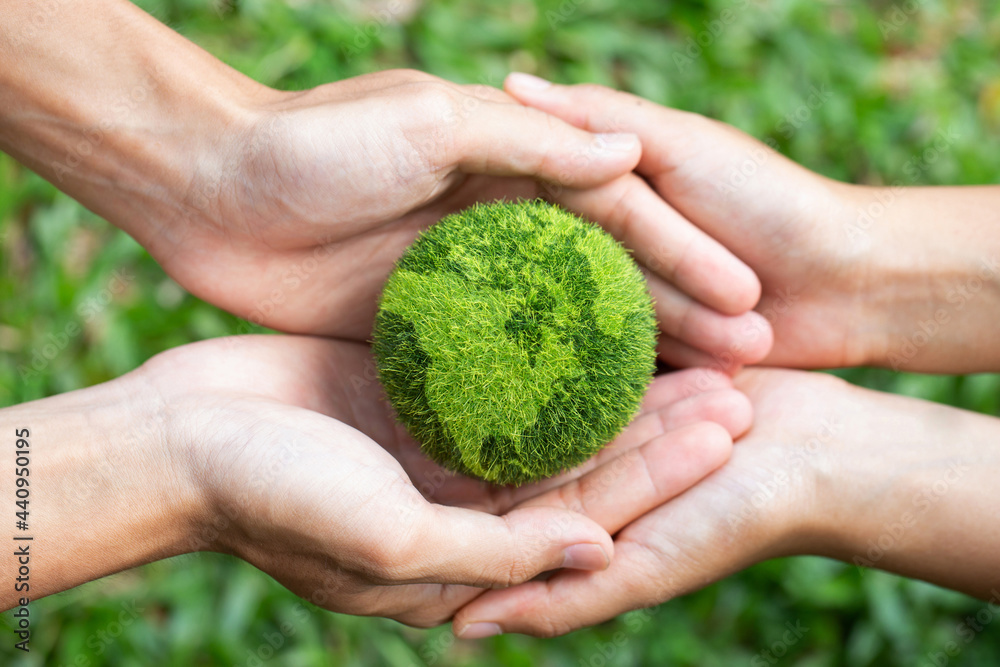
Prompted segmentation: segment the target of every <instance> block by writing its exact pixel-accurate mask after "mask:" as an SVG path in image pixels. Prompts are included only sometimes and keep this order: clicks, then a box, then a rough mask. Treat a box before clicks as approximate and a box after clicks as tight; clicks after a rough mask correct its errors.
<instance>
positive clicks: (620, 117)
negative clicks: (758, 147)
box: [504, 73, 749, 175]
mask: <svg viewBox="0 0 1000 667" xmlns="http://www.w3.org/2000/svg"><path fill="white" fill-rule="evenodd" d="M504 90H506V91H507V92H508V93H510V94H511V95H512V96H513V97H515V98H516V99H517V100H518V101H520V102H521V103H522V104H527V105H529V106H532V107H534V108H536V109H539V110H541V111H544V112H546V113H549V114H552V115H553V116H556V117H557V118H560V119H562V120H564V121H566V122H567V123H569V124H571V125H573V126H575V127H579V128H582V129H585V130H588V131H591V132H634V133H635V134H637V135H639V138H640V140H641V141H642V145H643V155H642V159H641V161H640V162H639V165H638V171H639V172H640V173H642V174H645V175H655V174H660V173H663V172H664V171H668V170H670V169H671V168H674V167H676V166H678V165H679V164H680V161H682V160H683V159H684V156H685V155H686V154H690V153H691V151H694V150H705V148H706V146H705V144H704V140H705V138H706V131H708V132H711V133H712V134H713V135H717V136H719V137H721V136H722V135H721V133H719V132H718V131H717V128H721V127H722V125H720V124H717V123H714V122H713V121H710V120H709V119H707V118H705V117H704V116H701V115H699V114H694V113H690V112H686V111H679V110H677V109H670V108H667V107H663V106H660V105H658V104H654V103H652V102H650V101H648V100H644V99H643V98H641V97H638V96H636V95H631V94H629V93H624V92H620V91H617V90H612V89H610V88H606V87H604V86H599V85H595V84H583V85H577V86H561V85H557V84H553V83H549V82H548V81H545V80H544V79H539V78H538V77H534V76H530V75H525V74H520V73H514V74H511V75H509V76H508V77H507V79H506V80H505V81H504ZM730 136H732V134H731V133H730ZM747 139H748V140H749V137H747Z"/></svg>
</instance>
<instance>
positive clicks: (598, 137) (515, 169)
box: [443, 99, 642, 188]
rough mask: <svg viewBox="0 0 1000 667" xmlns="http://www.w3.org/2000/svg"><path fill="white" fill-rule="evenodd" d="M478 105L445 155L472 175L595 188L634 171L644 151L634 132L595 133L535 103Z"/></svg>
mask: <svg viewBox="0 0 1000 667" xmlns="http://www.w3.org/2000/svg"><path fill="white" fill-rule="evenodd" d="M473 109H475V113H469V114H467V116H466V118H465V119H463V122H461V123H459V124H457V125H456V128H455V136H454V140H453V141H451V142H450V143H449V144H448V150H447V153H446V154H445V155H444V156H443V158H444V160H445V161H446V162H447V163H449V164H451V165H455V166H458V167H459V168H460V169H461V170H462V171H464V172H466V173H471V174H489V175H491V176H528V177H532V178H535V179H538V180H542V181H546V182H549V183H554V184H558V185H561V186H565V187H571V188H590V187H594V186H597V185H601V184H602V183H607V182H608V181H610V180H612V179H614V178H617V177H619V176H621V175H623V174H627V173H629V172H630V171H632V170H633V169H634V168H635V166H636V164H638V162H639V158H640V156H641V153H642V148H641V146H640V144H639V139H638V137H636V136H635V135H634V134H632V133H628V132H625V133H622V132H606V133H597V134H594V133H591V132H588V131H585V130H581V129H579V128H577V127H574V126H573V125H570V124H569V123H565V122H563V121H561V120H559V119H557V118H553V117H552V116H551V115H549V114H547V113H543V112H541V111H539V110H538V109H532V108H530V107H529V106H522V105H521V104H516V103H513V102H507V103H503V102H494V101H483V100H478V99H477V101H476V103H475V106H474V107H473Z"/></svg>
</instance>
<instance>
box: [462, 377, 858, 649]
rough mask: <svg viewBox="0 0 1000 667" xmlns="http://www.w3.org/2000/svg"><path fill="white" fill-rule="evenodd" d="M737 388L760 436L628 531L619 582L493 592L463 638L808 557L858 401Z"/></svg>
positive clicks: (799, 382)
mask: <svg viewBox="0 0 1000 667" xmlns="http://www.w3.org/2000/svg"><path fill="white" fill-rule="evenodd" d="M736 385H737V387H738V388H739V389H740V390H742V391H744V392H746V394H747V395H748V397H749V398H750V399H751V402H752V404H753V407H754V425H753V426H752V427H751V430H750V431H749V432H748V433H747V434H746V435H745V436H744V437H743V438H741V439H740V441H739V442H738V443H737V444H736V446H735V447H734V449H733V454H732V458H731V459H730V460H729V461H728V462H727V463H726V465H724V466H722V467H721V468H719V469H718V470H716V471H715V472H714V473H712V474H711V475H709V476H708V477H706V478H705V479H704V480H702V481H701V482H699V483H698V484H696V485H695V486H693V487H692V488H690V489H689V490H688V491H686V492H685V493H684V494H683V495H681V496H679V497H677V498H675V499H673V500H671V501H670V502H668V503H666V504H663V505H661V506H659V507H657V508H655V509H653V510H652V511H650V512H649V513H647V514H646V515H644V516H642V517H641V518H639V519H638V520H636V521H634V522H632V523H631V524H630V525H628V526H627V527H625V528H624V529H623V530H621V532H619V533H618V534H617V535H616V537H615V558H614V560H613V561H612V563H611V566H610V567H609V568H608V569H607V570H604V571H601V572H587V573H582V572H569V571H567V572H562V573H558V574H556V575H555V576H553V577H551V578H550V579H548V580H547V581H545V582H529V583H526V584H522V585H520V586H516V587H514V588H511V589H508V590H504V591H490V592H487V593H485V594H484V595H482V596H481V597H479V598H477V599H476V600H475V601H473V602H471V603H470V604H469V605H467V606H466V607H465V608H463V609H462V610H461V611H460V612H459V613H458V614H457V615H456V618H455V624H456V626H457V627H464V626H465V625H467V624H469V623H473V622H494V623H498V624H499V625H500V626H501V627H502V628H503V630H504V632H522V633H527V634H532V635H541V636H552V635H559V634H564V633H566V632H569V631H571V630H573V629H576V628H580V627H586V626H588V625H593V624H596V623H600V622H602V621H605V620H607V619H608V618H611V617H613V616H615V615H617V614H620V613H623V612H625V611H628V610H630V609H637V608H642V607H649V606H653V605H656V604H659V603H661V602H663V601H665V600H669V599H671V598H673V597H676V596H678V595H683V594H685V593H688V592H691V591H694V590H697V589H700V588H702V587H704V586H705V585H707V584H709V583H712V582H714V581H717V580H719V579H722V578H724V577H725V576H728V575H729V574H731V573H733V572H737V571H739V570H741V569H744V568H746V567H748V566H750V565H752V564H755V563H757V562H760V561H761V560H765V559H767V558H772V557H777V556H781V555H789V554H793V553H802V552H803V550H802V549H803V545H804V544H806V541H805V540H807V539H809V537H810V528H811V524H810V521H809V517H813V516H815V508H813V507H812V505H813V504H815V502H816V500H815V498H814V495H813V489H814V488H815V480H814V479H813V478H812V476H813V474H814V473H813V472H812V471H814V470H817V469H818V470H822V469H823V468H824V467H825V466H826V463H825V459H826V457H830V456H833V455H834V450H836V440H837V439H838V438H839V437H840V436H841V435H843V434H842V432H841V429H842V428H843V426H844V425H843V424H842V423H841V422H840V421H839V420H838V417H837V415H843V414H850V413H849V412H847V411H848V410H855V413H856V411H857V409H858V405H856V404H855V399H854V397H853V394H852V392H853V391H854V390H853V389H852V388H850V386H849V385H847V384H846V383H844V382H842V381H841V380H838V379H836V378H833V377H831V376H826V375H820V374H814V373H805V372H801V371H779V370H763V369H762V370H747V371H744V372H743V373H741V374H740V376H738V377H737V378H736ZM824 511H825V510H824Z"/></svg>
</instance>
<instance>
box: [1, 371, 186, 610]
mask: <svg viewBox="0 0 1000 667" xmlns="http://www.w3.org/2000/svg"><path fill="white" fill-rule="evenodd" d="M0 415H2V417H0V423H2V424H3V428H4V437H5V438H6V444H7V447H6V450H7V455H6V456H4V457H0V489H6V491H5V493H3V498H0V501H2V502H0V506H2V507H4V508H5V509H6V516H7V521H8V522H9V523H8V526H9V528H8V531H7V534H8V535H10V534H12V533H13V535H14V537H16V538H27V537H30V538H31V539H30V540H27V539H20V540H13V541H11V540H10V538H9V537H8V538H7V539H8V548H6V549H4V551H5V552H7V555H6V556H5V557H3V558H2V559H0V590H2V591H3V595H2V597H0V607H2V608H3V609H9V608H11V607H13V606H15V605H17V604H19V600H20V599H21V598H29V599H31V600H34V599H36V598H39V597H43V596H45V595H49V594H52V593H56V592H59V591H63V590H66V589H69V588H72V587H74V586H78V585H80V584H83V583H85V582H87V581H91V580H94V579H97V578H100V577H103V576H105V575H108V574H112V573H114V572H118V571H120V570H124V569H127V568H130V567H134V566H137V565H142V564H144V563H148V562H152V561H154V560H158V559H161V558H166V557H169V556H172V555H176V554H178V553H180V552H181V551H182V548H181V546H180V545H182V544H184V543H185V539H186V536H187V535H189V534H190V527H191V523H192V521H193V520H194V517H195V515H196V508H197V507H198V506H199V505H198V503H199V500H198V499H199V495H198V493H197V491H196V488H197V487H196V486H195V485H192V484H190V483H189V481H188V480H190V479H191V478H190V477H189V476H188V474H187V471H186V469H185V467H184V459H183V457H182V456H178V452H173V451H170V450H169V446H168V443H167V441H166V438H165V437H164V432H165V431H164V421H165V420H166V419H167V417H166V416H165V415H164V412H163V410H162V409H160V408H158V407H157V404H156V402H155V400H152V399H151V398H150V396H149V393H148V392H147V391H146V390H145V389H143V388H142V387H141V386H138V385H137V382H136V380H135V376H134V375H129V376H126V377H125V378H123V379H120V380H115V381H113V382H109V383H106V384H103V385H98V386H95V387H91V388H88V389H83V390H79V391H74V392H70V393H67V394H62V395H59V396H54V397H51V398H47V399H43V400H39V401H34V402H31V403H25V404H22V405H18V406H14V407H10V408H5V409H3V410H0ZM18 457H21V458H18ZM18 478H22V479H25V480H26V483H25V482H16V480H17V479H18ZM15 484H26V485H24V486H18V487H16V488H17V489H21V491H20V492H18V491H16V490H15ZM19 500H20V501H21V502H22V504H21V505H16V504H15V503H16V502H17V501H19ZM18 512H23V513H24V514H21V515H17V514H16V513H18ZM22 520H23V521H24V525H23V526H19V525H18V522H19V521H22ZM19 549H20V550H21V553H22V554H24V553H25V551H24V550H27V554H25V555H22V556H20V557H19V556H16V555H14V554H15V552H16V551H18V550H19ZM22 566H26V568H27V569H21V568H22Z"/></svg>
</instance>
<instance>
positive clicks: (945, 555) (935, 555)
mask: <svg viewBox="0 0 1000 667" xmlns="http://www.w3.org/2000/svg"><path fill="white" fill-rule="evenodd" d="M857 391H858V392H859V393H863V395H862V396H859V399H860V400H861V401H864V402H865V403H866V404H867V405H868V406H869V407H870V408H871V409H859V410H856V411H855V412H854V414H852V416H851V417H850V423H849V424H845V428H844V433H845V434H846V433H848V432H852V433H862V432H868V433H869V434H870V435H869V437H867V438H864V439H862V438H857V439H856V440H855V441H854V442H852V443H846V442H834V443H831V445H830V452H829V453H830V456H822V455H821V456H819V457H818V459H821V460H822V463H821V465H819V466H817V469H818V470H819V471H820V472H819V474H818V475H817V485H816V498H818V499H819V505H818V508H817V509H818V511H817V512H815V514H814V517H815V521H816V522H817V524H818V530H817V531H816V533H814V534H813V537H815V536H816V535H819V536H820V537H819V539H818V540H814V541H811V545H812V547H815V546H816V545H817V544H818V545H820V548H819V553H821V554H822V555H827V556H832V557H835V558H838V559H841V560H844V561H846V562H848V563H851V564H854V565H857V566H860V567H874V568H879V569H884V570H888V571H890V572H895V573H898V574H902V575H905V576H909V577H916V578H919V579H924V580H926V581H930V582H932V583H935V584H938V585H940V586H945V587H947V588H953V589H956V590H960V591H963V592H965V593H969V594H971V595H975V596H977V597H981V598H989V597H991V596H992V595H994V594H995V593H994V591H997V590H1000V568H998V567H997V554H1000V515H998V514H997V512H996V510H995V506H996V480H997V479H998V478H1000V445H998V443H1000V419H996V418H993V417H987V416H985V415H980V414H976V413H972V412H967V411H964V410H958V409H955V408H951V407H947V406H941V405H936V404H932V403H927V402H924V401H917V400H915V399H910V398H905V397H901V396H892V395H888V394H879V393H876V392H872V391H868V390H857ZM859 405H860V403H859ZM874 434H878V435H877V436H875V437H874V438H873V437H872V436H873V435H874ZM876 441H877V444H876Z"/></svg>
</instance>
